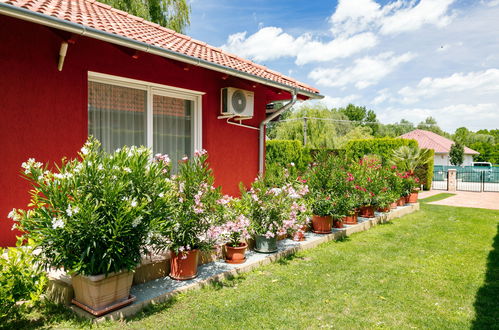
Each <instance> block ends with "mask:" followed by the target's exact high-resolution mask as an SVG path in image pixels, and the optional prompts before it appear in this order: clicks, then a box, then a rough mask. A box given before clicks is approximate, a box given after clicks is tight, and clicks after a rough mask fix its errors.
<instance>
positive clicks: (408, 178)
mask: <svg viewBox="0 0 499 330" xmlns="http://www.w3.org/2000/svg"><path fill="white" fill-rule="evenodd" d="M399 176H400V178H401V179H402V189H403V190H402V196H404V198H405V203H416V202H417V200H418V191H419V188H418V185H419V179H418V178H416V177H415V176H414V175H412V174H411V173H410V172H405V173H399Z"/></svg>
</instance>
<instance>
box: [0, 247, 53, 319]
mask: <svg viewBox="0 0 499 330" xmlns="http://www.w3.org/2000/svg"><path fill="white" fill-rule="evenodd" d="M35 254H36V253H34V251H33V247H32V246H30V245H29V244H28V245H26V246H21V244H18V246H17V247H11V248H7V249H4V250H2V249H0V323H3V324H6V323H7V322H8V320H14V319H16V318H18V317H19V316H20V315H21V314H22V313H23V312H27V311H29V310H30V309H31V308H32V307H34V306H35V305H36V304H37V303H39V302H40V297H41V295H42V293H43V292H44V290H45V286H46V284H47V277H46V275H45V273H44V272H43V270H42V269H41V267H39V266H38V265H37V263H36V262H35Z"/></svg>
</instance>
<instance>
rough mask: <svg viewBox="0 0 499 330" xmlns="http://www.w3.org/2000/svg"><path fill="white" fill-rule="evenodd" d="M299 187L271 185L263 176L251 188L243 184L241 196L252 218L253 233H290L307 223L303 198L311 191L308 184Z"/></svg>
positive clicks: (251, 230) (251, 229)
mask: <svg viewBox="0 0 499 330" xmlns="http://www.w3.org/2000/svg"><path fill="white" fill-rule="evenodd" d="M298 186H299V188H298V187H297V186H294V185H293V184H289V183H288V184H285V185H284V186H282V187H269V186H268V184H267V183H266V182H265V178H264V177H262V176H260V177H258V178H257V179H256V180H255V181H254V182H253V183H252V184H251V189H250V190H249V191H246V189H245V188H244V187H243V186H241V195H242V197H241V198H242V202H243V204H244V206H245V210H246V216H247V217H248V218H249V219H250V223H251V224H250V232H251V234H252V235H254V236H265V237H267V238H271V237H276V236H278V235H286V234H288V233H290V231H291V232H292V231H295V230H298V229H299V227H301V226H302V225H303V224H304V223H303V220H304V219H305V218H306V214H307V210H306V206H305V205H304V204H303V201H304V200H303V197H304V196H305V195H306V194H307V193H308V187H307V186H306V185H303V184H300V185H298Z"/></svg>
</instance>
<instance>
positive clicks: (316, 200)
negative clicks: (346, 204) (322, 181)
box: [309, 191, 335, 234]
mask: <svg viewBox="0 0 499 330" xmlns="http://www.w3.org/2000/svg"><path fill="white" fill-rule="evenodd" d="M331 195H332V194H331V193H329V192H324V191H316V192H312V193H311V194H310V199H309V201H310V209H311V211H312V214H313V215H312V231H313V232H314V233H317V234H329V233H330V232H331V228H332V226H333V214H334V208H335V201H334V200H333V199H332V198H331Z"/></svg>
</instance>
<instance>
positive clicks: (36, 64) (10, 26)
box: [0, 15, 289, 246]
mask: <svg viewBox="0 0 499 330" xmlns="http://www.w3.org/2000/svg"><path fill="white" fill-rule="evenodd" d="M61 41H62V38H61V34H60V33H58V32H57V31H55V30H53V29H51V28H47V27H43V26H40V25H37V24H33V23H28V22H24V21H21V20H18V19H14V18H10V17H6V16H1V15H0V114H1V117H0V160H1V162H0V196H1V198H0V246H8V245H13V244H14V243H15V235H16V232H15V231H11V227H12V221H11V220H10V219H7V214H8V213H9V211H10V210H11V209H12V208H26V207H27V203H28V201H29V194H28V191H29V185H28V183H27V182H26V181H25V180H24V179H23V178H21V176H20V169H21V163H22V162H24V161H26V160H27V159H28V158H35V159H36V160H37V161H41V162H44V163H45V162H51V163H53V162H57V161H59V160H60V159H61V158H62V157H64V156H66V157H74V156H75V155H76V152H77V150H79V148H80V147H81V146H82V144H83V143H84V142H85V140H86V138H87V121H88V119H87V73H88V71H94V72H100V73H106V74H111V75H116V76H120V77H127V78H132V79H138V80H143V81H147V82H153V83H158V84H163V85H167V86H174V87H180V88H186V89H191V90H196V91H202V92H205V93H206V94H205V95H204V96H203V101H202V108H203V110H202V118H203V119H202V125H203V136H202V140H203V147H204V148H205V149H206V150H208V152H209V162H210V165H211V167H212V169H213V172H214V174H215V177H216V184H217V185H221V186H222V188H223V190H224V192H225V193H229V194H237V193H238V184H239V182H241V181H242V182H244V183H245V184H249V183H250V182H251V181H252V180H253V179H254V178H255V176H256V175H257V173H258V131H256V130H251V129H247V128H241V127H236V126H232V125H229V124H227V123H225V121H224V120H219V119H217V115H218V112H219V109H220V89H221V88H223V87H229V86H230V87H238V88H242V89H247V90H253V91H254V92H255V116H254V117H253V119H251V120H248V121H245V124H247V125H251V126H258V125H259V123H260V122H261V121H262V120H263V119H264V118H265V105H266V104H267V103H269V102H270V101H272V100H277V99H283V98H289V94H287V93H282V94H276V92H277V91H276V90H275V89H271V88H268V87H266V86H263V85H255V84H254V83H252V82H250V81H245V80H242V79H238V78H234V77H228V78H227V77H224V76H223V74H221V73H217V72H214V71H210V70H206V69H203V68H199V67H186V66H185V65H184V64H182V63H180V62H176V61H173V60H168V59H165V58H162V57H159V56H155V55H150V54H145V53H141V54H140V56H139V58H138V59H134V58H132V56H130V53H129V52H127V50H126V49H125V48H122V47H119V46H114V45H112V44H109V43H105V42H102V41H98V40H95V39H90V38H86V37H78V38H77V40H76V44H74V45H70V46H69V49H68V53H67V57H66V60H65V63H64V69H63V70H62V71H61V72H59V71H58V70H57V61H58V53H59V47H60V43H61ZM187 69H188V70H187ZM223 78H226V79H223Z"/></svg>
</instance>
